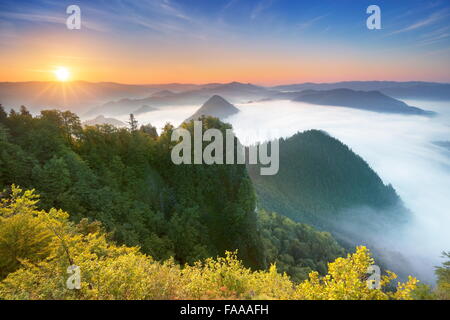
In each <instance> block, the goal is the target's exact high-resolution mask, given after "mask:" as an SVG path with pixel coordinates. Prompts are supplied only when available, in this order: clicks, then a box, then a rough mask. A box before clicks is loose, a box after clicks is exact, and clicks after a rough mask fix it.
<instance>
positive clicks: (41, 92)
mask: <svg viewBox="0 0 450 320" xmlns="http://www.w3.org/2000/svg"><path fill="white" fill-rule="evenodd" d="M200 88H202V86H201V85H195V84H177V83H169V84H149V85H147V84H142V85H131V84H121V83H114V82H88V81H70V82H56V81H29V82H0V104H2V105H3V106H4V107H5V108H14V109H16V110H17V109H18V108H19V107H20V106H21V105H25V106H27V108H28V109H29V110H30V111H31V112H32V113H34V114H37V113H39V111H40V110H44V109H59V110H67V109H69V110H71V111H73V112H77V113H80V114H84V113H86V112H87V111H88V110H90V109H93V108H95V107H97V106H98V105H102V104H104V103H107V102H108V101H114V100H120V99H126V98H133V99H142V98H145V97H148V96H149V95H152V94H155V93H157V92H161V91H164V90H167V91H169V90H170V91H171V92H174V93H179V92H182V91H186V90H198V89H200ZM141 105H142V104H139V105H138V106H136V107H135V108H134V109H137V108H138V107H140V106H141ZM150 105H151V104H150ZM134 109H133V110H134ZM133 110H129V112H131V111H133ZM99 114H107V113H102V112H100V113H96V114H88V115H87V116H88V117H92V116H97V115H99ZM107 115H109V114H107Z"/></svg>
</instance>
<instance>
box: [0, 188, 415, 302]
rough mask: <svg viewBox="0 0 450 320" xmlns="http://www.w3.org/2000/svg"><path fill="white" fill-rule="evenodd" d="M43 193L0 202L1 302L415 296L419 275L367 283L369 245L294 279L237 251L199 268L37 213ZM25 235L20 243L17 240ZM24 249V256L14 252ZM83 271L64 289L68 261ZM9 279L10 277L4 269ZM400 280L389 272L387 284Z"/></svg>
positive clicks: (17, 193) (57, 214)
mask: <svg viewBox="0 0 450 320" xmlns="http://www.w3.org/2000/svg"><path fill="white" fill-rule="evenodd" d="M37 203H38V195H36V194H34V193H33V192H32V191H23V190H21V189H19V188H17V187H15V186H12V190H11V195H10V196H9V197H7V198H3V199H2V201H1V202H0V264H1V267H2V268H3V269H2V270H3V271H4V270H5V267H6V268H9V270H8V273H7V277H6V278H4V279H3V280H2V281H0V299H34V300H36V299H57V300H61V299H306V300H311V299H314V300H317V299H320V300H328V299H333V300H335V299H356V300H359V299H383V300H384V299H411V298H412V297H413V294H414V293H415V289H416V283H417V280H416V279H414V278H412V277H410V278H409V280H408V282H406V283H404V284H402V283H400V284H398V285H397V288H396V289H395V290H393V291H385V290H373V289H370V288H369V287H368V286H367V283H366V277H367V274H366V272H367V268H368V267H369V266H370V265H371V264H373V263H374V261H373V259H372V258H371V256H370V253H369V252H368V250H367V249H366V248H365V247H358V248H357V249H356V252H355V253H353V254H349V255H347V257H346V258H338V259H336V260H335V261H334V262H333V263H330V264H329V265H328V270H329V273H328V274H327V275H325V276H324V277H319V274H318V273H317V272H311V273H310V274H309V276H308V279H307V280H305V281H302V282H301V283H299V284H297V283H293V282H292V281H291V280H290V279H289V277H288V276H286V275H283V274H280V273H278V272H277V268H276V266H275V265H272V266H271V267H270V268H269V270H267V271H252V270H250V269H248V268H245V267H244V265H243V264H242V263H241V261H239V260H238V259H237V258H236V255H235V254H234V253H232V252H226V254H225V256H224V257H218V258H215V259H212V258H208V259H206V260H204V261H199V262H197V263H195V264H194V265H191V266H189V265H185V266H182V267H181V266H179V265H177V264H176V263H174V261H173V260H167V261H165V262H157V261H155V260H154V259H152V258H151V257H149V256H147V255H145V254H142V253H141V252H139V248H137V247H125V246H117V245H116V244H114V243H112V242H111V241H110V240H109V239H108V235H107V234H105V232H104V230H103V229H102V226H101V225H100V224H99V223H89V222H88V221H87V220H86V219H82V220H81V221H80V223H78V224H74V223H73V222H70V220H69V215H68V214H67V213H66V212H64V211H62V210H56V209H51V210H50V211H42V210H38V209H37V207H36V205H37ZM18 239H20V241H18ZM18 252H19V253H20V258H21V259H20V261H18V260H17V259H16V258H17V256H16V254H17V253H18ZM72 264H76V266H78V267H79V268H80V270H81V284H80V287H79V290H70V289H68V288H67V287H66V285H65V284H66V279H67V266H68V265H72ZM3 276H5V274H3ZM393 279H395V275H394V274H392V273H388V274H386V275H385V276H384V277H383V281H382V282H381V285H382V286H383V287H384V286H386V285H388V283H389V282H390V281H391V280H393Z"/></svg>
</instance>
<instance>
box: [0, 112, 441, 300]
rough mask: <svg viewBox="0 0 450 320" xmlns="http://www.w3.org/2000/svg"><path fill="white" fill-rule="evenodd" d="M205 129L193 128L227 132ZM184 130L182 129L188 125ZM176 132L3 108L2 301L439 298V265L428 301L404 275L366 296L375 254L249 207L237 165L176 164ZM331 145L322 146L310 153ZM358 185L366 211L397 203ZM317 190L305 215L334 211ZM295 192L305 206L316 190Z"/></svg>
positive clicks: (334, 204) (207, 121) (250, 189)
mask: <svg viewBox="0 0 450 320" xmlns="http://www.w3.org/2000/svg"><path fill="white" fill-rule="evenodd" d="M203 120H204V121H203V126H204V129H208V128H216V129H219V130H221V131H223V132H224V131H225V130H226V129H229V128H231V126H230V125H228V124H225V123H222V122H221V121H219V120H218V119H216V118H212V117H208V118H204V119H203ZM183 126H184V127H185V128H186V129H188V130H191V131H192V130H193V123H192V122H189V123H184V124H183ZM173 130H174V127H173V126H172V125H171V124H169V123H168V124H166V125H165V127H164V128H163V130H162V132H161V134H158V133H157V130H156V129H155V128H154V127H153V126H151V125H142V126H139V124H138V123H137V122H136V120H135V119H134V117H130V122H129V127H128V128H115V127H113V126H110V125H101V126H85V127H83V126H82V125H81V122H80V120H79V118H78V116H77V115H76V114H73V113H71V112H69V111H65V112H61V111H58V110H45V111H41V113H40V115H38V116H32V115H31V114H30V112H28V110H27V109H26V107H21V108H20V110H19V111H14V110H11V111H10V112H9V113H7V112H6V111H5V110H4V108H2V107H0V190H3V191H2V193H1V195H0V199H1V204H0V279H1V282H0V298H2V299H182V298H186V299H214V298H236V299H253V298H256V299H258V298H259V299H263V298H272V299H411V298H414V297H416V298H417V297H419V298H420V297H422V298H423V297H430V296H433V297H435V296H437V295H439V296H440V297H442V296H445V295H447V296H448V283H449V282H448V277H449V275H448V272H449V271H448V269H449V266H448V265H447V266H446V265H444V266H442V267H440V269H437V274H438V277H439V282H438V289H437V290H436V291H435V292H431V290H430V289H429V288H426V287H424V286H420V285H417V280H416V279H415V278H413V277H411V278H409V280H408V281H407V282H406V283H397V284H394V285H393V286H389V287H388V283H389V282H390V281H392V280H394V278H395V275H394V274H393V273H386V274H385V275H384V278H383V279H384V280H383V286H385V287H388V289H386V290H370V289H368V288H367V285H366V277H367V275H366V274H365V271H366V270H367V267H368V266H369V265H370V264H372V263H373V259H372V258H371V256H370V253H369V252H368V250H367V249H366V248H365V247H357V249H356V251H355V250H348V249H344V248H343V247H342V246H341V244H339V243H338V242H337V241H336V240H335V239H334V238H333V236H332V235H331V234H330V233H328V232H325V231H319V230H317V229H315V228H314V227H313V226H310V225H307V224H304V223H305V222H306V223H309V224H311V221H310V220H308V219H307V218H308V214H304V212H311V210H309V208H307V207H299V208H298V212H299V216H296V215H293V214H292V212H287V211H286V210H284V209H283V207H279V206H278V207H277V206H271V205H267V203H266V204H265V203H264V202H262V204H263V206H259V205H258V206H257V203H261V200H260V199H262V197H261V195H260V194H258V192H255V189H254V182H252V179H251V178H250V175H249V173H248V171H247V167H246V165H239V164H233V165H187V164H186V165H185V164H183V165H174V164H173V163H172V162H171V159H170V152H171V148H173V146H174V145H175V143H174V142H172V141H171V139H170V137H171V133H172V131H173ZM305 134H306V135H307V134H313V135H314V133H305ZM281 145H282V143H281V144H280V147H281ZM329 147H330V146H329V145H327V144H319V146H318V151H317V152H318V153H319V155H320V153H321V152H322V153H325V151H324V150H325V149H327V148H329ZM292 148H294V146H292ZM294 150H295V149H294ZM313 156H314V153H313ZM282 157H283V156H282ZM324 159H325V160H323V161H325V162H326V161H327V160H326V159H327V158H324ZM315 160H317V159H314V158H313V160H310V161H315ZM343 161H344V160H343ZM344 162H345V161H344ZM280 168H282V166H281V167H280ZM325 168H326V166H325ZM326 169H328V168H326ZM249 170H250V174H251V172H252V168H249ZM328 170H332V168H329V169H328ZM343 172H346V169H345V168H344V171H343ZM300 173H301V172H300ZM300 173H299V174H300ZM305 174H307V173H305ZM355 174H356V173H355ZM338 178H339V177H336V179H338ZM363 178H364V179H366V180H369V181H372V182H371V183H369V184H368V185H367V183H366V181H364V180H363V181H362V182H361V185H364V186H365V185H367V188H372V189H373V188H375V189H376V190H377V191H378V193H377V194H378V196H377V197H371V198H370V199H371V200H370V201H372V202H373V205H375V206H377V205H384V204H385V203H388V204H391V203H396V202H397V201H398V199H397V198H398V197H397V196H396V194H395V191H393V189H392V188H391V187H390V186H380V184H379V182H378V181H376V178H374V176H373V175H370V174H369V175H368V176H367V175H366V176H364V177H363ZM359 179H360V177H357V176H355V177H354V179H352V180H351V182H355V183H359V182H358V181H360V180H359ZM286 182H287V183H292V182H290V181H286ZM310 186H312V185H310ZM358 186H359V185H358ZM318 187H322V186H318ZM257 188H258V187H257ZM355 188H359V187H355ZM327 190H330V192H328V193H324V194H325V196H324V198H323V199H322V202H323V208H318V209H317V211H314V212H319V211H322V212H327V214H328V212H330V213H332V212H333V210H331V209H335V208H339V206H344V205H345V201H348V199H345V198H344V197H343V195H342V194H336V195H333V193H332V192H331V190H332V188H331V186H330V188H329V189H327ZM257 191H258V190H257ZM269 191H273V190H269ZM269 191H265V192H269ZM301 191H302V192H304V194H305V197H309V196H311V194H312V193H313V192H314V189H312V190H311V191H310V192H311V193H310V194H308V191H307V190H306V189H302V190H301ZM259 193H261V191H259ZM258 197H259V200H258ZM273 197H275V198H276V197H278V194H277V193H274V194H273ZM364 197H365V196H364V194H363V193H361V194H357V195H356V196H355V199H350V200H351V201H367V199H365V198H364ZM281 199H282V198H281ZM257 207H258V209H255V208H257ZM305 208H306V209H308V210H305ZM274 211H279V212H280V213H281V214H284V215H286V216H284V215H281V214H279V213H276V212H274ZM302 217H305V219H302ZM309 217H310V216H309ZM291 218H293V219H295V220H296V221H293V220H291ZM350 251H351V252H350ZM72 262H73V263H76V264H77V265H79V266H80V268H81V269H82V270H83V289H81V290H79V291H76V292H74V291H70V290H67V288H65V286H64V279H65V278H66V277H67V273H66V269H67V266H68V265H69V264H72ZM125 271H126V272H125ZM175 283H177V284H176V285H175ZM342 286H344V287H345V290H342Z"/></svg>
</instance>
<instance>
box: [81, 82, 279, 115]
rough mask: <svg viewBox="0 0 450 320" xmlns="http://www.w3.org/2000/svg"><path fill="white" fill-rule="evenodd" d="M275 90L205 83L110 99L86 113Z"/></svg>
mask: <svg viewBox="0 0 450 320" xmlns="http://www.w3.org/2000/svg"><path fill="white" fill-rule="evenodd" d="M274 94H275V92H274V91H272V90H269V89H266V88H264V87H260V86H255V85H252V84H249V83H240V82H230V83H225V84H218V83H212V84H206V85H203V86H201V87H198V88H196V89H194V90H188V91H183V92H178V93H173V94H169V93H167V92H165V93H163V94H161V93H158V94H156V95H151V96H149V97H146V98H139V99H129V98H126V99H120V100H118V101H110V102H108V103H105V104H103V105H100V106H98V107H96V108H93V109H92V110H90V111H89V113H88V114H90V115H96V114H107V115H113V116H114V115H123V114H127V113H131V112H133V111H134V110H136V109H137V108H139V107H140V106H142V105H145V104H146V105H150V106H154V107H166V106H183V105H198V104H201V103H203V102H204V101H206V100H207V99H209V98H210V97H211V96H213V95H219V96H222V97H224V98H225V99H227V100H228V101H230V102H231V103H239V102H247V101H248V100H255V99H262V98H266V97H268V96H271V95H274Z"/></svg>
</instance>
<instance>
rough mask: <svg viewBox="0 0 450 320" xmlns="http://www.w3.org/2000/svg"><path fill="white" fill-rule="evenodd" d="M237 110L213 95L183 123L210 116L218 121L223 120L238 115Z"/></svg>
mask: <svg viewBox="0 0 450 320" xmlns="http://www.w3.org/2000/svg"><path fill="white" fill-rule="evenodd" d="M238 112H239V109H238V108H236V107H235V106H233V105H232V104H231V103H229V102H228V101H227V100H225V99H224V98H222V97H221V96H218V95H214V96H212V97H211V98H209V99H208V101H206V102H205V103H204V104H203V105H202V106H201V107H200V109H198V110H197V111H196V112H195V113H194V114H193V115H192V116H190V117H189V118H187V119H186V120H185V121H191V120H197V119H198V118H200V117H201V116H211V117H215V118H219V119H224V118H226V117H229V116H231V115H233V114H235V113H238Z"/></svg>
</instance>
